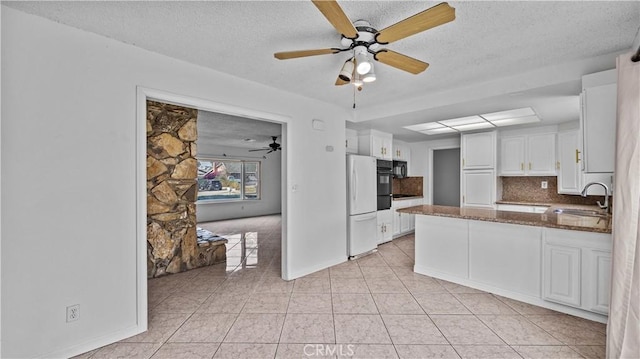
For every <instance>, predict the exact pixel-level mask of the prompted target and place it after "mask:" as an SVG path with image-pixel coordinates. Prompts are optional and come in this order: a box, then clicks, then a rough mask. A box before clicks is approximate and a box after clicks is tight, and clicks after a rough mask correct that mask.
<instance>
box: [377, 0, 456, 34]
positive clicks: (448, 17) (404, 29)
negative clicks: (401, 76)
mask: <svg viewBox="0 0 640 359" xmlns="http://www.w3.org/2000/svg"><path fill="white" fill-rule="evenodd" d="M455 18H456V9H454V8H452V7H451V6H449V4H447V3H446V2H443V3H440V4H438V5H436V6H434V7H431V8H429V9H427V10H425V11H423V12H420V13H417V14H415V15H413V16H411V17H408V18H406V19H404V20H402V21H400V22H397V23H395V24H393V25H391V26H389V27H387V28H385V29H382V30H380V31H378V33H377V34H376V41H378V42H379V43H381V44H388V43H390V42H394V41H398V40H400V39H404V38H405V37H409V36H411V35H415V34H417V33H419V32H422V31H425V30H429V29H431V28H433V27H436V26H439V25H442V24H446V23H448V22H449V21H453V20H454V19H455Z"/></svg>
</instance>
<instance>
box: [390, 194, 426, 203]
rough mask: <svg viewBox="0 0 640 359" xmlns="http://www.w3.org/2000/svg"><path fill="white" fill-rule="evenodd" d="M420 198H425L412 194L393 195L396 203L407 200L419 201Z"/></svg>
mask: <svg viewBox="0 0 640 359" xmlns="http://www.w3.org/2000/svg"><path fill="white" fill-rule="evenodd" d="M396 196H397V197H396ZM418 198H423V196H418V195H412V194H394V195H393V200H394V201H403V200H406V199H418Z"/></svg>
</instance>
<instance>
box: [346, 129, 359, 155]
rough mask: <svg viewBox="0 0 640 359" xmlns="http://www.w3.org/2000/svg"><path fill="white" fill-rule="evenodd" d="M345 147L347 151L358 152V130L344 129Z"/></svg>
mask: <svg viewBox="0 0 640 359" xmlns="http://www.w3.org/2000/svg"><path fill="white" fill-rule="evenodd" d="M345 147H346V149H345V151H346V152H347V153H356V154H357V153H358V131H356V130H352V129H350V128H347V129H345Z"/></svg>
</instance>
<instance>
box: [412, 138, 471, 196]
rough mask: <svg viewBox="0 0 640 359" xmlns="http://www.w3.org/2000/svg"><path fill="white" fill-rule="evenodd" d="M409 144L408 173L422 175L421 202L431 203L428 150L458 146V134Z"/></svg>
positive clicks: (431, 179) (431, 180)
mask: <svg viewBox="0 0 640 359" xmlns="http://www.w3.org/2000/svg"><path fill="white" fill-rule="evenodd" d="M409 145H410V146H411V166H410V167H409V175H410V176H422V177H423V183H422V188H423V189H424V191H423V192H424V193H423V195H424V198H423V200H422V203H424V204H432V203H433V196H432V193H431V188H432V183H433V177H432V176H431V158H430V155H431V154H430V152H431V151H432V150H434V149H442V148H455V147H460V136H457V137H454V138H444V139H439V140H432V141H423V142H414V143H410V144H409Z"/></svg>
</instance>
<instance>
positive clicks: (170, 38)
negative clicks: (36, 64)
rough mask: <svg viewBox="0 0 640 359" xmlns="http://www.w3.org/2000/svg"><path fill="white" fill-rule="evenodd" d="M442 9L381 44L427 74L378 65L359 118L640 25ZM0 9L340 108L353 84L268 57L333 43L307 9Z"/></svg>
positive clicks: (241, 5) (552, 60)
mask: <svg viewBox="0 0 640 359" xmlns="http://www.w3.org/2000/svg"><path fill="white" fill-rule="evenodd" d="M437 3H438V2H434V1H340V4H341V6H342V8H343V9H344V11H345V13H346V14H347V15H348V16H349V17H350V18H351V20H357V19H366V20H368V21H369V22H370V23H371V24H372V26H373V27H375V28H378V29H382V28H385V27H387V26H389V25H391V24H394V23H396V22H398V21H400V20H402V19H404V18H406V17H409V16H411V15H413V14H415V13H418V12H420V11H422V10H424V9H427V8H429V7H431V6H434V5H436V4H437ZM449 3H450V5H451V6H453V7H454V8H455V9H456V20H455V21H453V22H451V23H448V24H444V25H442V26H439V27H436V28H433V29H430V30H428V31H425V32H423V33H419V34H417V35H414V36H411V37H409V38H406V39H403V40H400V41H397V42H394V43H392V44H390V45H388V46H387V48H389V49H392V50H394V51H397V52H401V53H404V54H406V55H408V56H411V57H415V58H417V59H420V60H423V61H425V62H428V63H429V64H430V67H429V68H428V69H427V70H426V71H425V72H424V73H422V74H419V75H411V74H408V73H406V72H403V71H400V70H397V69H395V68H391V67H389V66H386V65H384V64H380V63H377V64H376V73H377V76H378V80H377V81H376V82H374V83H372V84H367V85H365V88H364V90H363V91H362V92H360V93H358V94H357V100H356V101H357V104H358V111H359V110H360V109H365V110H366V109H367V108H369V109H373V108H375V107H376V106H381V105H384V106H386V107H389V108H393V106H394V104H395V106H397V108H398V109H401V107H400V105H398V104H400V103H402V101H405V100H407V99H411V98H417V97H420V96H422V95H423V94H425V93H433V92H438V91H444V90H447V89H454V88H459V87H461V86H467V85H469V84H471V83H480V82H486V81H490V80H492V79H496V78H504V77H507V76H513V75H516V74H519V73H522V72H524V71H530V70H532V69H538V68H544V67H549V66H554V65H555V64H559V63H568V62H572V61H577V60H580V59H585V58H592V57H596V56H600V55H605V54H611V53H614V52H617V51H623V50H628V49H629V48H630V47H631V44H632V42H633V40H634V37H635V35H636V33H637V31H638V26H639V24H640V2H638V1H629V2H622V1H606V2H592V1H559V2H555V1H554V2H542V1H540V2H538V1H520V2H518V1H468V2H455V1H452V2H449ZM3 4H5V5H7V6H11V7H14V8H16V9H19V10H22V11H25V12H28V13H32V14H35V15H39V16H43V17H46V18H50V19H52V20H55V21H58V22H61V23H64V24H67V25H70V26H74V27H77V28H80V29H84V30H87V31H90V32H94V33H98V34H101V35H104V36H107V37H110V38H114V39H117V40H119V41H123V42H125V43H129V44H132V45H135V46H139V47H141V48H145V49H148V50H151V51H154V52H157V53H161V54H165V55H168V56H171V57H174V58H178V59H182V60H185V61H188V62H191V63H195V64H198V65H202V66H206V67H210V68H212V69H216V70H219V71H222V72H226V73H230V74H233V75H235V76H238V77H242V78H247V79H251V80H253V81H256V82H260V83H264V84H267V85H269V86H272V87H275V88H279V89H282V90H285V91H289V92H292V93H297V94H301V95H304V96H307V97H310V98H315V99H318V100H321V101H325V102H328V103H332V104H336V105H338V106H341V107H344V108H346V109H348V108H351V106H352V101H353V87H352V86H342V87H336V86H334V81H335V79H336V76H337V74H338V72H339V70H340V67H341V65H342V63H343V62H344V61H345V60H346V59H347V58H348V57H349V54H348V53H341V54H337V55H324V56H315V57H308V58H300V59H291V60H285V61H282V60H276V59H275V58H274V57H273V53H274V52H279V51H290V50H303V49H316V48H326V47H336V46H339V40H340V37H339V35H338V34H337V33H336V31H335V30H334V29H333V27H332V26H331V25H330V24H329V23H328V22H327V20H326V19H325V18H324V17H323V16H322V14H321V13H320V12H319V11H318V10H317V9H316V7H315V6H314V5H313V4H312V3H311V2H310V1H306V0H305V1H205V2H190V1H186V2H177V1H162V2H149V1H142V2H115V1H109V2H73V1H71V2H53V1H52V2H49V1H47V2H31V1H27V2H3ZM575 94H577V93H574V95H575ZM525 105H526V106H530V105H527V104H525ZM505 106H507V105H506V104H505ZM521 107H522V106H521ZM504 109H508V107H507V108H504ZM497 110H500V108H498V109H496V111H497ZM575 111H577V109H576V110H575ZM575 111H574V115H575V114H577V112H575ZM468 112H469V113H468V114H473V113H474V112H475V109H472V108H469V109H468ZM476 113H478V112H476ZM398 114H399V115H401V114H402V111H401V110H398ZM440 116H441V117H442V118H438V119H446V118H447V117H453V116H452V115H451V114H446V113H441V114H440ZM423 117H424V116H423ZM552 117H553V116H552ZM555 118H556V119H557V118H559V117H558V116H555ZM434 120H435V119H434ZM411 121H413V122H414V123H418V122H424V118H413V119H412V120H411ZM370 122H371V121H370ZM369 127H371V125H370V126H369ZM397 131H398V130H397V128H395V127H394V129H393V130H392V132H395V133H397ZM400 131H402V130H400ZM407 138H408V137H407Z"/></svg>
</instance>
